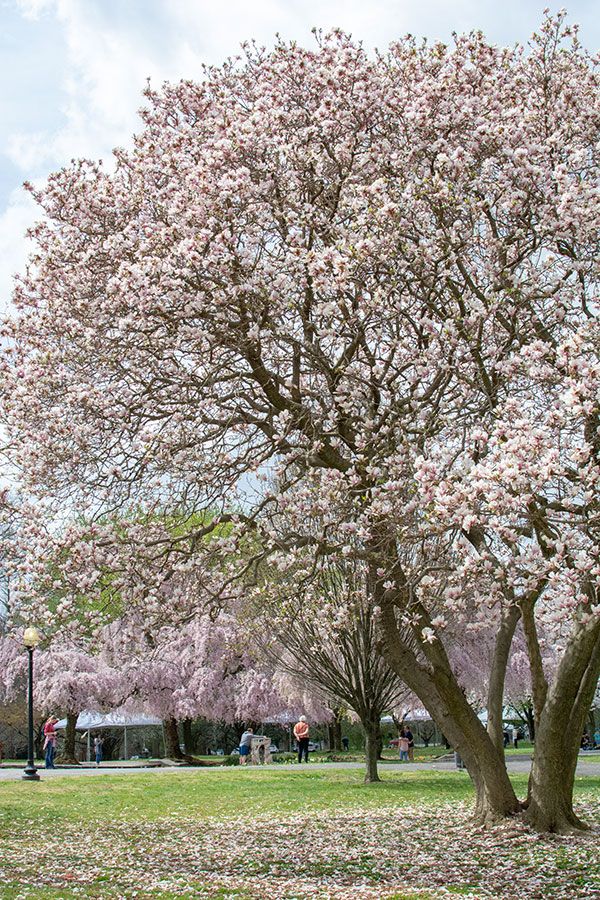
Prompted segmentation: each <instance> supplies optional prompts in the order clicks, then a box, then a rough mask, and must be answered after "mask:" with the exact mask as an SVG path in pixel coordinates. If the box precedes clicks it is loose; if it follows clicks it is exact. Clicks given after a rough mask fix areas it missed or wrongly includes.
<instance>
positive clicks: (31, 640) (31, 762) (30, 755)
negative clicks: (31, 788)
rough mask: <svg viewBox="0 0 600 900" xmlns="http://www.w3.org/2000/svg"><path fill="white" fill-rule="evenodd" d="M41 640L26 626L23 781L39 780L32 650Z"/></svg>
mask: <svg viewBox="0 0 600 900" xmlns="http://www.w3.org/2000/svg"><path fill="white" fill-rule="evenodd" d="M40 640H41V636H40V633H39V631H38V630H37V628H26V629H25V634H24V635H23V643H24V644H25V646H26V647H27V652H28V654H29V696H28V707H27V713H28V735H27V765H26V767H25V771H24V772H23V778H24V779H25V781H39V780H40V776H39V775H38V773H37V769H36V767H35V758H34V751H33V651H34V650H35V648H36V647H37V645H38V644H39V642H40Z"/></svg>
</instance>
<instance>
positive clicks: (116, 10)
mask: <svg viewBox="0 0 600 900" xmlns="http://www.w3.org/2000/svg"><path fill="white" fill-rule="evenodd" d="M545 5H546V3H544V2H543V0H542V2H535V0H254V2H252V0H0V84H1V85H2V88H1V89H0V309H6V307H7V304H8V302H9V298H10V293H11V286H12V281H13V274H14V273H15V272H17V271H20V270H22V269H23V266H24V264H25V260H26V256H27V253H28V244H27V241H26V240H25V238H24V234H25V231H26V229H27V228H28V226H29V225H30V224H32V222H34V221H35V219H36V217H37V211H36V208H35V205H34V203H33V201H32V200H31V199H30V198H29V196H28V195H27V194H26V193H25V192H24V191H23V188H22V184H23V181H25V180H29V181H33V182H34V183H36V184H42V183H43V182H44V180H45V178H46V177H47V175H48V174H49V173H50V172H52V171H54V170H55V169H58V168H60V167H61V166H63V165H65V164H67V163H68V162H69V161H70V160H71V159H72V158H76V157H82V156H83V157H86V158H90V159H104V160H108V159H109V158H110V154H111V150H112V148H113V147H116V146H127V145H128V144H129V143H130V141H131V135H132V134H133V133H134V132H135V131H136V130H138V129H139V119H138V117H137V110H138V109H139V107H140V106H141V105H142V103H143V98H142V96H141V92H142V90H143V88H144V86H145V84H146V81H147V79H150V81H151V83H152V84H153V86H155V87H157V86H159V85H160V84H161V83H162V82H163V81H165V80H169V81H174V80H178V79H180V78H192V79H193V78H198V79H200V78H201V77H202V65H203V64H204V63H216V64H218V63H220V62H222V61H223V60H224V59H226V58H227V57H228V56H234V55H236V53H238V52H239V47H240V44H241V43H242V42H243V41H245V40H250V39H256V40H257V41H258V43H260V44H264V45H266V46H270V45H271V44H272V43H273V41H274V38H275V35H276V34H280V35H281V36H282V37H283V38H285V39H294V40H297V41H298V42H299V43H301V44H304V45H311V44H312V43H313V37H312V35H311V29H312V28H313V27H317V28H323V29H325V30H327V29H329V28H331V27H341V28H343V29H344V30H345V31H347V32H350V33H351V34H352V35H353V36H354V38H356V39H357V40H362V41H363V43H364V44H365V45H366V46H367V47H369V48H374V47H379V48H385V47H386V46H387V45H388V44H389V43H390V42H391V41H393V40H395V39H397V38H399V37H401V36H402V35H403V34H406V33H407V32H410V33H412V34H414V35H417V36H418V37H427V38H428V39H431V40H436V39H442V40H448V39H450V37H451V35H452V32H453V31H458V32H464V31H470V30H472V29H481V30H482V31H483V32H484V33H485V34H486V35H487V37H488V39H489V40H491V41H493V42H494V43H496V44H514V43H515V42H517V41H519V42H526V41H527V40H528V38H529V36H530V35H531V33H532V32H533V31H534V30H535V29H536V27H537V26H538V25H539V23H540V22H541V19H542V15H543V9H544V6H545ZM552 9H553V11H555V10H556V9H558V7H552ZM567 9H568V12H569V21H571V22H577V23H579V25H580V26H581V40H582V43H583V44H584V45H585V46H586V47H588V49H590V50H594V51H595V50H597V49H598V47H599V46H600V0H573V2H571V3H570V5H568V6H567Z"/></svg>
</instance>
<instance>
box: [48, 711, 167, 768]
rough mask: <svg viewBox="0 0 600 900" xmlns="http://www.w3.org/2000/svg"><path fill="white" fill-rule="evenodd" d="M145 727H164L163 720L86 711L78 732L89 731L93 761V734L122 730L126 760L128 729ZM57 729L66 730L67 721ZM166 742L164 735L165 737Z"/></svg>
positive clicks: (61, 721)
mask: <svg viewBox="0 0 600 900" xmlns="http://www.w3.org/2000/svg"><path fill="white" fill-rule="evenodd" d="M145 725H162V719H159V718H157V717H156V716H147V715H146V714H145V713H126V712H123V711H120V710H118V709H116V710H113V711H112V712H109V713H101V712H94V711H92V710H85V712H82V713H79V715H78V716H77V724H76V725H75V729H76V731H87V758H88V762H89V761H90V759H91V733H92V731H95V730H96V729H99V728H122V729H123V743H124V755H125V759H128V758H129V757H128V752H127V729H128V728H139V727H143V726H145ZM54 727H55V728H66V727H67V720H66V719H61V720H60V722H57V723H56V725H55V726H54ZM163 741H164V735H163Z"/></svg>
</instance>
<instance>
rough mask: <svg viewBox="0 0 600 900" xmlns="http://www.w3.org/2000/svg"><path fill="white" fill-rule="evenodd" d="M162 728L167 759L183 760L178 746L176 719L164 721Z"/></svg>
mask: <svg viewBox="0 0 600 900" xmlns="http://www.w3.org/2000/svg"><path fill="white" fill-rule="evenodd" d="M163 728H164V734H165V745H166V752H167V757H168V758H169V759H185V756H184V754H183V752H182V750H181V747H180V746H179V730H178V728H177V719H173V718H169V719H164V720H163Z"/></svg>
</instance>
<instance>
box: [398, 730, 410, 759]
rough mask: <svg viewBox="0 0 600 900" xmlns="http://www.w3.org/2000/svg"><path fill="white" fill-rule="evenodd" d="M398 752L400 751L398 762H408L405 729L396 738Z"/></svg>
mask: <svg viewBox="0 0 600 900" xmlns="http://www.w3.org/2000/svg"><path fill="white" fill-rule="evenodd" d="M398 750H399V751H400V762H408V737H407V734H406V729H405V728H403V729H402V731H401V732H400V737H399V738H398Z"/></svg>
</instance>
